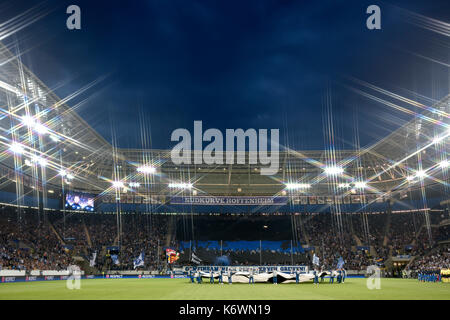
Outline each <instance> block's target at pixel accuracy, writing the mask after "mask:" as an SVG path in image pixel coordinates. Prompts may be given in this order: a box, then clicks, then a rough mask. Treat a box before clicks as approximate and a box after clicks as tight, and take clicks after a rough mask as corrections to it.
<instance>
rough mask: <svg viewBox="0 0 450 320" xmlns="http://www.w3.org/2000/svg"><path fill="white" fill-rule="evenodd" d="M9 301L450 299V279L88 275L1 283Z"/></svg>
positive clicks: (1, 291)
mask: <svg viewBox="0 0 450 320" xmlns="http://www.w3.org/2000/svg"><path fill="white" fill-rule="evenodd" d="M7 299H18V300H22V299H23V300H28V299H54V300H66V299H76V300H80V299H81V300H91V299H150V300H156V299H162V300H178V299H181V300H195V299H199V300H214V299H224V300H228V299H230V300H267V299H269V300H272V299H283V300H291V299H296V300H297V299H346V300H347V299H350V300H367V299H369V300H380V299H386V300H390V299H445V300H449V299H450V283H419V282H418V281H417V280H409V279H381V289H379V290H369V289H367V287H366V279H361V278H348V279H347V280H346V281H345V283H343V284H328V282H325V283H322V284H319V285H318V286H315V285H313V284H312V283H301V284H278V285H273V284H254V285H248V284H237V283H236V284H232V285H228V284H223V285H219V284H217V283H216V284H214V285H212V284H209V283H207V282H205V283H203V284H201V285H199V284H197V283H195V284H191V283H188V279H90V280H81V289H79V290H69V289H67V288H66V283H65V281H40V282H18V283H0V300H7Z"/></svg>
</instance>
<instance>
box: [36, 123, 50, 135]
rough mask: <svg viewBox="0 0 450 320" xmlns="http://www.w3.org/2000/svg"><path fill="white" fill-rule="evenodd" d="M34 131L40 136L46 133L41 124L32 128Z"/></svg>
mask: <svg viewBox="0 0 450 320" xmlns="http://www.w3.org/2000/svg"><path fill="white" fill-rule="evenodd" d="M34 130H36V132H37V133H39V134H41V135H43V134H46V133H48V128H47V127H46V126H44V125H43V124H42V123H37V124H36V125H35V126H34Z"/></svg>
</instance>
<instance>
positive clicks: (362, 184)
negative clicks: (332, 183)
mask: <svg viewBox="0 0 450 320" xmlns="http://www.w3.org/2000/svg"><path fill="white" fill-rule="evenodd" d="M366 187H367V183H365V182H355V188H356V189H364V188H366Z"/></svg>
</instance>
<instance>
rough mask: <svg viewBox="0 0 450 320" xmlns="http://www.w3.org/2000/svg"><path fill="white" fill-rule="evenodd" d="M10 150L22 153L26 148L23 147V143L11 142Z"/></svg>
mask: <svg viewBox="0 0 450 320" xmlns="http://www.w3.org/2000/svg"><path fill="white" fill-rule="evenodd" d="M9 150H11V151H12V152H14V153H16V154H22V153H23V151H24V149H23V145H21V144H20V143H17V142H14V143H13V144H11V146H10V147H9Z"/></svg>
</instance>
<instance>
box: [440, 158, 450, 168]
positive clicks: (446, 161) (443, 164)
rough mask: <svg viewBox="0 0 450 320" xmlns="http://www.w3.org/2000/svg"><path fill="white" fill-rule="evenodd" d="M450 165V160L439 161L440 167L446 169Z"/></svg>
mask: <svg viewBox="0 0 450 320" xmlns="http://www.w3.org/2000/svg"><path fill="white" fill-rule="evenodd" d="M449 165H450V162H449V161H448V160H443V161H441V162H439V168H442V169H445V168H448V167H449Z"/></svg>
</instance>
